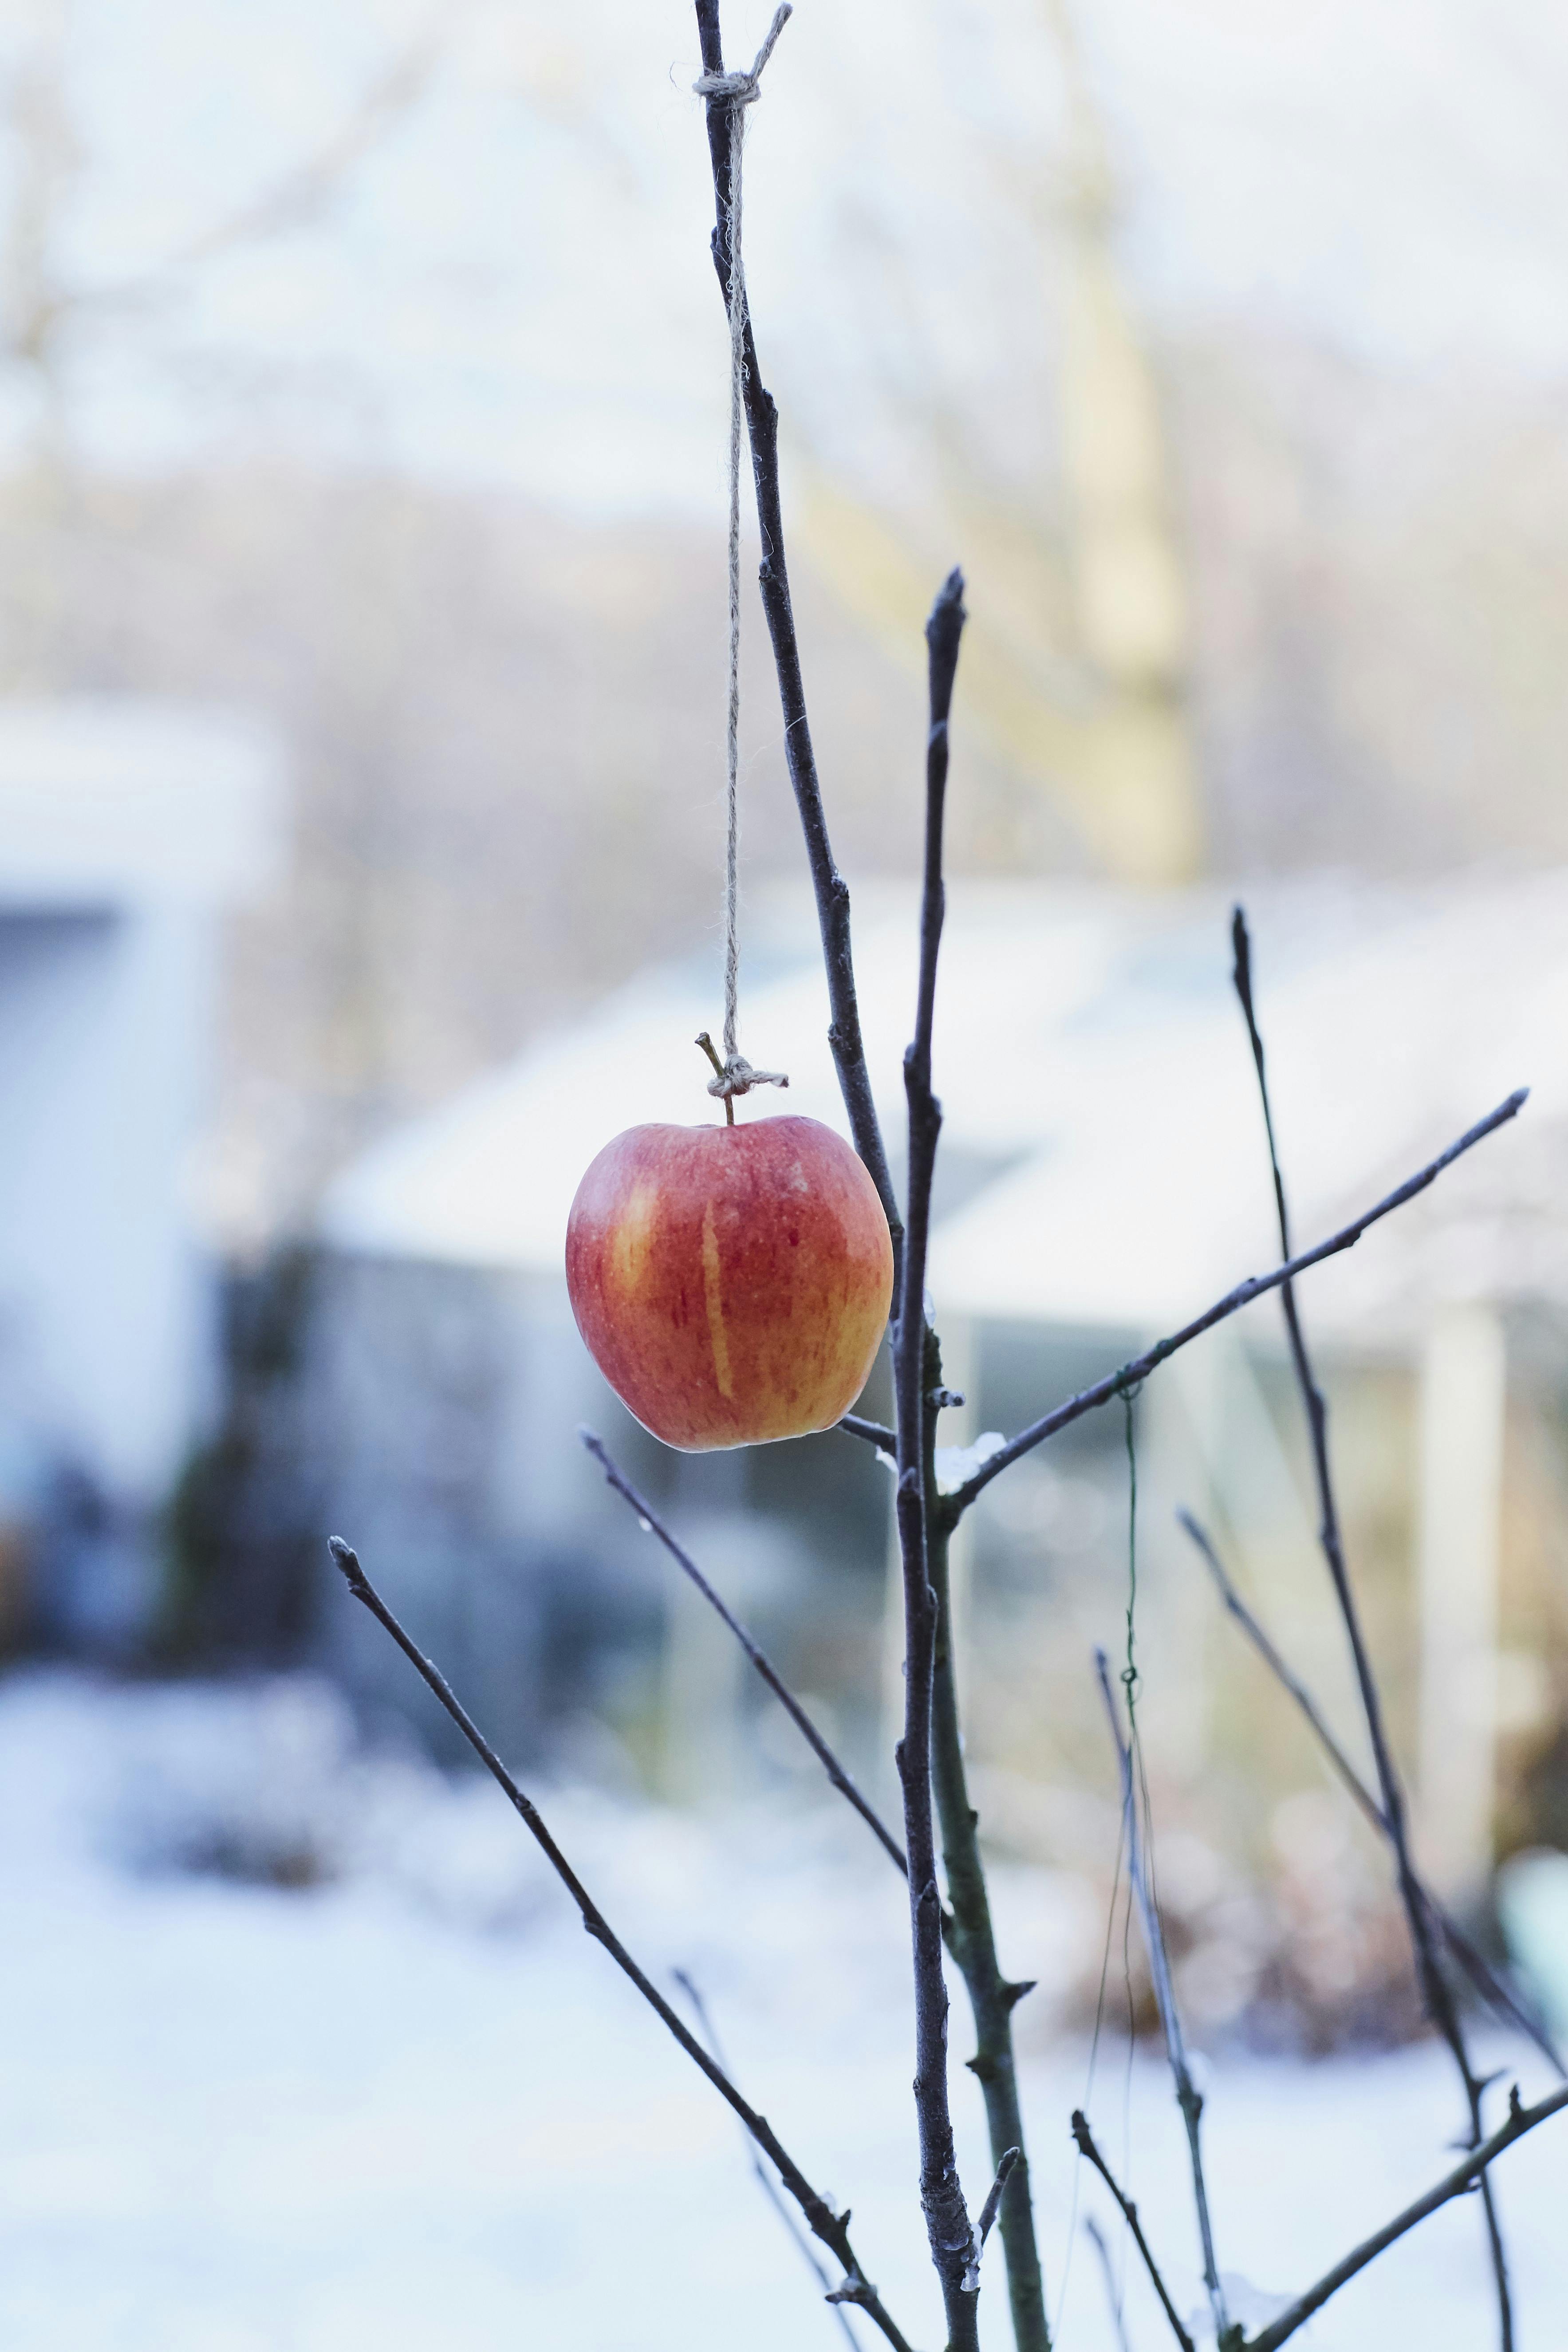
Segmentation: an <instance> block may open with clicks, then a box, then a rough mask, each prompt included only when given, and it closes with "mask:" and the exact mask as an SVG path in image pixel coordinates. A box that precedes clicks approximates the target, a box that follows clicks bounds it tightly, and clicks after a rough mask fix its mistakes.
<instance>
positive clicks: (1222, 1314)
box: [943, 1087, 1530, 1525]
mask: <svg viewBox="0 0 1568 2352" xmlns="http://www.w3.org/2000/svg"><path fill="white" fill-rule="evenodd" d="M1529 1095H1530V1088H1529V1087H1519V1088H1518V1089H1517V1090H1516V1092H1514V1093H1513V1094H1511V1095H1510V1097H1509V1098H1508V1100H1507V1101H1506V1102H1503V1103H1500V1104H1499V1105H1498V1107H1497V1108H1496V1110H1494V1111H1489V1112H1488V1114H1487V1116H1486V1118H1483V1119H1478V1121H1477V1122H1476V1124H1475V1126H1474V1127H1471V1128H1467V1129H1466V1130H1465V1132H1464V1134H1463V1135H1461V1136H1460V1137H1459V1139H1458V1142H1457V1143H1450V1144H1449V1146H1448V1149H1447V1151H1440V1152H1439V1153H1438V1154H1437V1157H1436V1160H1428V1162H1427V1164H1426V1167H1425V1168H1423V1169H1421V1170H1420V1171H1418V1172H1417V1173H1416V1174H1415V1175H1414V1176H1411V1177H1408V1178H1407V1179H1406V1180H1405V1182H1404V1183H1403V1184H1401V1185H1399V1186H1398V1188H1397V1189H1396V1190H1395V1191H1394V1192H1390V1193H1389V1194H1388V1195H1387V1196H1386V1197H1385V1198H1384V1200H1381V1201H1379V1202H1377V1204H1376V1206H1375V1207H1373V1208H1371V1209H1368V1210H1367V1211H1366V1213H1365V1214H1364V1215H1363V1216H1360V1217H1358V1218H1357V1219H1356V1221H1355V1223H1353V1224H1350V1225H1342V1226H1341V1228H1340V1230H1339V1232H1338V1233H1337V1234H1330V1236H1329V1238H1328V1240H1327V1241H1326V1242H1320V1243H1319V1244H1318V1245H1317V1247H1316V1248H1315V1249H1310V1250H1303V1251H1302V1253H1301V1255H1300V1257H1293V1258H1287V1260H1286V1262H1285V1263H1284V1265H1277V1266H1275V1267H1274V1268H1273V1269H1272V1271H1271V1272H1270V1273H1268V1274H1254V1275H1249V1276H1248V1277H1247V1280H1246V1281H1245V1282H1238V1283H1237V1286H1236V1288H1235V1289H1234V1290H1227V1291H1226V1295H1225V1297H1223V1298H1219V1299H1216V1300H1215V1304H1214V1305H1213V1306H1212V1307H1205V1310H1204V1312H1203V1314H1201V1315H1198V1316H1195V1317H1194V1319H1193V1320H1192V1322H1190V1323H1184V1324H1183V1326H1182V1328H1181V1329H1180V1330H1179V1331H1173V1332H1172V1333H1171V1335H1170V1337H1169V1338H1168V1339H1156V1340H1155V1342H1154V1345H1153V1346H1152V1348H1150V1349H1146V1350H1145V1352H1144V1353H1143V1354H1142V1356H1134V1357H1133V1358H1132V1360H1131V1362H1130V1363H1126V1364H1123V1365H1122V1366H1121V1369H1120V1370H1117V1371H1114V1372H1108V1373H1107V1374H1106V1376H1105V1378H1104V1379H1103V1380H1102V1381H1095V1383H1094V1385H1093V1387H1092V1388H1087V1389H1080V1390H1079V1393H1078V1395H1077V1396H1073V1397H1068V1399H1067V1401H1066V1402H1065V1403H1062V1404H1058V1405H1057V1406H1055V1407H1054V1408H1053V1409H1052V1411H1051V1412H1047V1414H1045V1415H1044V1416H1043V1418H1042V1419H1041V1420H1039V1421H1032V1422H1031V1423H1029V1426H1028V1427H1027V1429H1021V1430H1020V1431H1019V1432H1018V1434H1017V1436H1016V1437H1014V1438H1010V1439H1009V1440H1008V1442H1007V1444H1005V1445H1003V1446H1000V1447H998V1449H997V1451H996V1452H995V1453H994V1454H990V1455H989V1456H988V1457H987V1458H986V1460H985V1461H984V1462H983V1463H982V1464H981V1465H980V1468H979V1469H978V1470H977V1471H976V1472H975V1473H974V1475H973V1477H972V1478H968V1479H966V1480H965V1481H964V1483H963V1486H960V1487H958V1488H956V1489H955V1491H954V1492H953V1493H952V1494H951V1495H949V1496H946V1498H945V1500H944V1503H943V1515H944V1517H946V1518H947V1519H948V1521H949V1523H950V1524H951V1525H956V1524H957V1522H958V1520H959V1519H960V1518H961V1517H963V1513H964V1512H965V1511H966V1510H967V1509H968V1508H969V1506H970V1505H971V1503H973V1500H974V1498H975V1496H977V1495H978V1494H981V1493H982V1492H983V1491H984V1488H985V1487H987V1486H989V1485H990V1484H991V1481H992V1479H993V1478H999V1477H1000V1476H1001V1475H1002V1473H1003V1471H1004V1470H1005V1469H1006V1468H1007V1467H1008V1466H1009V1465H1010V1464H1012V1463H1014V1462H1016V1461H1017V1460H1018V1458H1019V1456H1020V1455H1021V1454H1029V1453H1032V1452H1033V1450H1034V1448H1035V1447H1036V1446H1037V1445H1040V1444H1044V1442H1045V1440H1046V1439H1047V1437H1054V1436H1055V1435H1056V1433H1057V1432H1058V1429H1066V1428H1067V1427H1068V1423H1071V1422H1075V1421H1079V1420H1081V1419H1082V1417H1083V1415H1084V1414H1085V1413H1086V1412H1094V1411H1095V1409H1096V1407H1097V1406H1100V1405H1102V1404H1109V1403H1110V1400H1111V1398H1112V1397H1117V1396H1124V1395H1125V1394H1126V1392H1127V1391H1128V1390H1129V1389H1132V1388H1136V1387H1137V1386H1138V1384H1139V1382H1140V1381H1146V1380H1147V1379H1148V1377H1149V1375H1150V1373H1151V1372H1152V1371H1154V1370H1157V1369H1158V1367H1159V1366H1160V1365H1161V1364H1163V1363H1164V1362H1165V1360H1167V1358H1168V1357H1171V1356H1173V1355H1174V1354H1175V1353H1176V1350H1177V1349H1179V1348H1184V1347H1185V1346H1186V1345H1187V1342H1188V1341H1189V1340H1190V1339H1201V1338H1202V1336H1203V1334H1204V1333H1205V1331H1212V1330H1213V1328H1214V1327H1215V1324H1216V1323H1223V1322H1224V1321H1225V1320H1226V1317H1227V1316H1231V1315H1236V1314H1239V1312H1240V1310H1241V1309H1242V1307H1250V1306H1251V1304H1252V1302H1253V1300H1254V1299H1255V1298H1261V1297H1263V1296H1264V1294H1265V1292H1267V1291H1270V1290H1279V1288H1281V1287H1282V1286H1283V1285H1284V1284H1286V1283H1288V1282H1291V1281H1293V1280H1294V1279H1295V1277H1296V1276H1297V1275H1299V1274H1305V1273H1306V1271H1307V1269H1308V1267H1309V1266H1313V1265H1321V1264H1322V1262H1323V1260H1324V1259H1325V1258H1330V1257H1335V1256H1337V1255H1338V1254H1339V1252H1340V1251H1341V1250H1347V1249H1352V1248H1353V1247H1354V1245H1355V1244H1356V1243H1357V1242H1359V1241H1360V1239H1361V1237H1362V1235H1363V1234H1364V1233H1365V1232H1366V1231H1367V1229H1368V1227H1369V1226H1372V1225H1375V1224H1376V1223H1378V1222H1379V1220H1380V1219H1381V1218H1383V1217H1386V1216H1388V1215H1390V1214H1391V1213H1393V1211H1394V1210H1395V1209H1402V1208H1403V1207H1404V1206H1405V1202H1406V1201H1413V1200H1414V1199H1415V1196H1416V1194H1417V1193H1418V1192H1425V1191H1426V1187H1427V1185H1428V1184H1431V1183H1434V1182H1435V1181H1436V1179H1437V1178H1438V1177H1439V1176H1440V1175H1441V1174H1442V1173H1443V1171H1444V1169H1445V1168H1448V1167H1451V1166H1452V1164H1453V1162H1454V1161H1455V1160H1458V1158H1459V1157H1460V1156H1461V1154H1462V1153H1464V1152H1467V1151H1468V1150H1471V1149H1472V1148H1473V1146H1475V1145H1476V1144H1478V1143H1480V1142H1482V1141H1483V1140H1484V1139H1485V1138H1486V1137H1487V1136H1489V1135H1491V1134H1494V1133H1495V1132H1496V1130H1497V1129H1499V1128H1500V1127H1502V1126H1505V1125H1506V1124H1507V1122H1508V1121H1509V1120H1510V1118H1517V1117H1518V1115H1519V1113H1520V1111H1521V1110H1522V1108H1524V1105H1525V1102H1526V1101H1527V1099H1528V1098H1529Z"/></svg>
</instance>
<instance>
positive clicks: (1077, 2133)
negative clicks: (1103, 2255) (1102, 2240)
mask: <svg viewBox="0 0 1568 2352" xmlns="http://www.w3.org/2000/svg"><path fill="white" fill-rule="evenodd" d="M1072 2136H1073V2137H1074V2139H1076V2140H1077V2142H1078V2145H1079V2154H1080V2155H1082V2156H1087V2157H1088V2158H1089V2162H1090V2164H1092V2165H1093V2167H1094V2168H1095V2170H1096V2172H1098V2173H1099V2175H1100V2179H1102V2180H1103V2181H1104V2183H1105V2185H1106V2187H1107V2188H1108V2189H1110V2193H1111V2195H1112V2196H1113V2197H1114V2198H1115V2200H1116V2202H1117V2204H1118V2205H1119V2206H1120V2207H1121V2218H1122V2220H1123V2221H1125V2222H1126V2224H1127V2227H1128V2229H1129V2230H1130V2231H1131V2235H1132V2242H1133V2244H1134V2245H1135V2246H1136V2247H1137V2249H1138V2251H1139V2252H1140V2253H1141V2254H1142V2257H1143V2267H1144V2269H1145V2270H1146V2271H1147V2272H1148V2273H1149V2281H1150V2284H1151V2285H1152V2287H1153V2290H1154V2292H1155V2294H1157V2295H1158V2296H1159V2298H1160V2307H1161V2309H1162V2310H1163V2313H1164V2315H1165V2316H1166V2318H1167V2319H1168V2320H1169V2321H1170V2323H1171V2332H1172V2334H1173V2336H1175V2339H1176V2341H1177V2343H1178V2344H1179V2345H1180V2346H1181V2347H1182V2352H1196V2347H1195V2346H1194V2343H1193V2339H1192V2337H1191V2336H1189V2335H1188V2334H1187V2331H1186V2329H1185V2328H1184V2326H1182V2322H1181V2315H1180V2314H1179V2313H1178V2312H1177V2309H1176V2306H1175V2305H1174V2304H1173V2302H1172V2301H1171V2291H1170V2289H1169V2287H1168V2286H1167V2285H1166V2284H1165V2282H1164V2280H1163V2278H1162V2276H1161V2275H1160V2265H1159V2263H1157V2262H1156V2261H1155V2260H1154V2256H1153V2253H1152V2251H1151V2249H1150V2245H1149V2241H1148V2239H1147V2238H1146V2237H1145V2236H1144V2235H1143V2224H1142V2221H1140V2220H1139V2219H1138V2208H1137V2206H1136V2205H1134V2203H1133V2202H1132V2200H1131V2197H1127V2196H1124V2195H1123V2194H1122V2191H1121V2185H1120V2184H1119V2182H1118V2180H1117V2179H1116V2176H1115V2174H1114V2173H1113V2172H1112V2171H1111V2169H1110V2166H1109V2165H1108V2164H1107V2162H1106V2161H1105V2158H1103V2157H1102V2156H1101V2154H1100V2150H1099V2148H1098V2147H1096V2146H1095V2144H1094V2134H1093V2133H1092V2132H1091V2131H1090V2130H1089V2118H1088V2116H1086V2115H1085V2114H1084V2112H1083V2109H1082V2108H1081V2107H1075V2108H1074V2109H1073V2115H1072Z"/></svg>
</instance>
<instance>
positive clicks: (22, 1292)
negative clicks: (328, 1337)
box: [0, 905, 216, 1503]
mask: <svg viewBox="0 0 1568 2352" xmlns="http://www.w3.org/2000/svg"><path fill="white" fill-rule="evenodd" d="M214 931H215V924H214V919H213V917H212V915H211V914H210V913H209V912H207V911H206V910H205V909H201V908H193V907H188V906H179V905H174V906H164V907H153V908H138V909H134V910H131V911H124V912H120V913H110V912H94V913H87V912H72V913H45V912H41V911H28V912H25V913H18V912H15V911H13V912H10V913H5V912H3V911H0V1333H3V1334H4V1337H3V1338H0V1347H3V1348H4V1349H5V1354H6V1355H7V1357H8V1358H9V1360H10V1368H9V1369H10V1377H9V1378H8V1380H7V1381H6V1387H7V1390H8V1391H9V1392H10V1394H11V1396H12V1397H13V1399H16V1400H18V1401H19V1402H20V1404H21V1409H22V1411H23V1412H25V1413H26V1417H27V1419H28V1420H29V1421H30V1422H31V1423H32V1425H33V1427H32V1433H33V1435H34V1438H35V1441H36V1443H37V1445H38V1447H39V1449H40V1450H47V1452H48V1453H50V1454H64V1455H66V1456H67V1457H68V1458H70V1459H73V1460H75V1461H77V1462H79V1463H80V1464H81V1465H82V1466H83V1467H85V1468H87V1469H89V1471H90V1472H91V1473H92V1474H93V1475H94V1476H95V1477H97V1478H98V1479H99V1480H100V1481H101V1482H102V1483H103V1484H104V1485H105V1486H107V1487H109V1488H110V1490H111V1491H113V1492H114V1493H116V1494H117V1495H118V1496H121V1497H122V1498H123V1499H125V1500H128V1501H133V1502H138V1503H146V1502H151V1501H153V1499H155V1498H156V1497H157V1496H159V1495H161V1494H162V1492H163V1490H164V1489H165V1488H166V1486H168V1484H169V1482H170V1480H171V1479H172V1478H173V1476H174V1475H175V1473H176V1471H177V1469H178V1467H179V1464H180V1460H181V1457H182V1455H183V1454H184V1449H185V1447H186V1445H187V1444H189V1441H190V1437H191V1433H192V1427H193V1422H194V1419H195V1417H196V1416H197V1415H198V1414H199V1412H200V1408H201V1403H202V1401H203V1398H204V1395H205V1390H206V1387H207V1382H208V1375H209V1341H210V1332H209V1328H208V1301H207V1286H206V1282H205V1277H204V1273H203V1269H202V1266H201V1263H200V1257H199V1253H198V1251H197V1248H196V1246H195V1241H194V1238H193V1236H192V1234H191V1231H190V1225H189V1220H188V1218H187V1215H186V1213H185V1208H184V1164H185V1158H186V1155H187V1153H188V1151H189V1150H190V1146H191V1141H192V1138H193V1134H194V1132H195V1128H196V1125H197V1123H198V1121H199V1119H200V1117H201V1114H202V1111H203V1108H204V1107H205V1102H204V1097H205V1088H206V1084H207V1079H208V1073H209V1069H210V1064H211V1049H212V1037H211V1029H212V1022H213V1008H214V998H215V988H216V973H215V956H216V940H215V936H214Z"/></svg>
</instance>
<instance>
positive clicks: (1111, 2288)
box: [1083, 2213, 1132, 2352]
mask: <svg viewBox="0 0 1568 2352" xmlns="http://www.w3.org/2000/svg"><path fill="white" fill-rule="evenodd" d="M1083 2230H1084V2235H1085V2237H1086V2238H1087V2239H1088V2240H1089V2244H1090V2245H1091V2246H1092V2247H1093V2248H1094V2251H1095V2252H1096V2253H1097V2254H1098V2255H1099V2257H1100V2277H1101V2278H1102V2279H1103V2280H1104V2282H1105V2300H1106V2302H1107V2303H1108V2304H1109V2305H1110V2324H1111V2326H1113V2327H1114V2328H1115V2330H1116V2343H1117V2352H1132V2347H1131V2344H1130V2343H1129V2342H1128V2340H1127V2322H1126V2320H1125V2319H1124V2318H1123V2317H1122V2315H1121V2288H1120V2287H1119V2286H1118V2284H1117V2283H1116V2266H1115V2264H1114V2263H1112V2261H1111V2259H1110V2245H1109V2244H1108V2243H1107V2241H1106V2235H1105V2232H1104V2231H1103V2230H1102V2229H1101V2228H1100V2223H1099V2222H1098V2221H1096V2220H1095V2218H1094V2215H1093V2214H1092V2213H1089V2214H1086V2215H1085V2216H1084V2224H1083Z"/></svg>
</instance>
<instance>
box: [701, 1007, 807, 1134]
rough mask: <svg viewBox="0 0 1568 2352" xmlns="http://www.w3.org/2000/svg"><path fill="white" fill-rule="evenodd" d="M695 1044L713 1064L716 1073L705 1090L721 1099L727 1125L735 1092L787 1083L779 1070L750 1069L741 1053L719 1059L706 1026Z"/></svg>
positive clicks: (730, 1124) (732, 1114)
mask: <svg viewBox="0 0 1568 2352" xmlns="http://www.w3.org/2000/svg"><path fill="white" fill-rule="evenodd" d="M697 1043H698V1045H700V1046H701V1048H702V1051H703V1052H704V1053H705V1054H706V1055H707V1056H708V1059H709V1060H710V1062H711V1063H712V1065H713V1068H714V1071H715V1073H716V1075H715V1076H713V1077H711V1078H710V1079H709V1081H708V1091H709V1093H710V1095H717V1096H719V1097H721V1100H722V1102H723V1105H724V1123H725V1125H726V1126H727V1127H733V1126H734V1124H735V1104H734V1097H735V1096H736V1095H745V1094H750V1092H751V1090H752V1087H787V1086H788V1084H789V1080H788V1078H787V1077H786V1076H784V1072H783V1071H782V1070H753V1069H752V1066H751V1064H750V1062H748V1061H747V1059H746V1057H745V1055H744V1054H731V1055H729V1056H728V1058H727V1059H726V1060H724V1061H721V1060H720V1058H719V1053H718V1048H717V1047H716V1046H715V1045H714V1043H713V1040H712V1038H711V1037H710V1035H709V1034H708V1032H707V1030H706V1029H704V1030H701V1031H700V1033H699V1034H698V1037H697Z"/></svg>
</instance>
